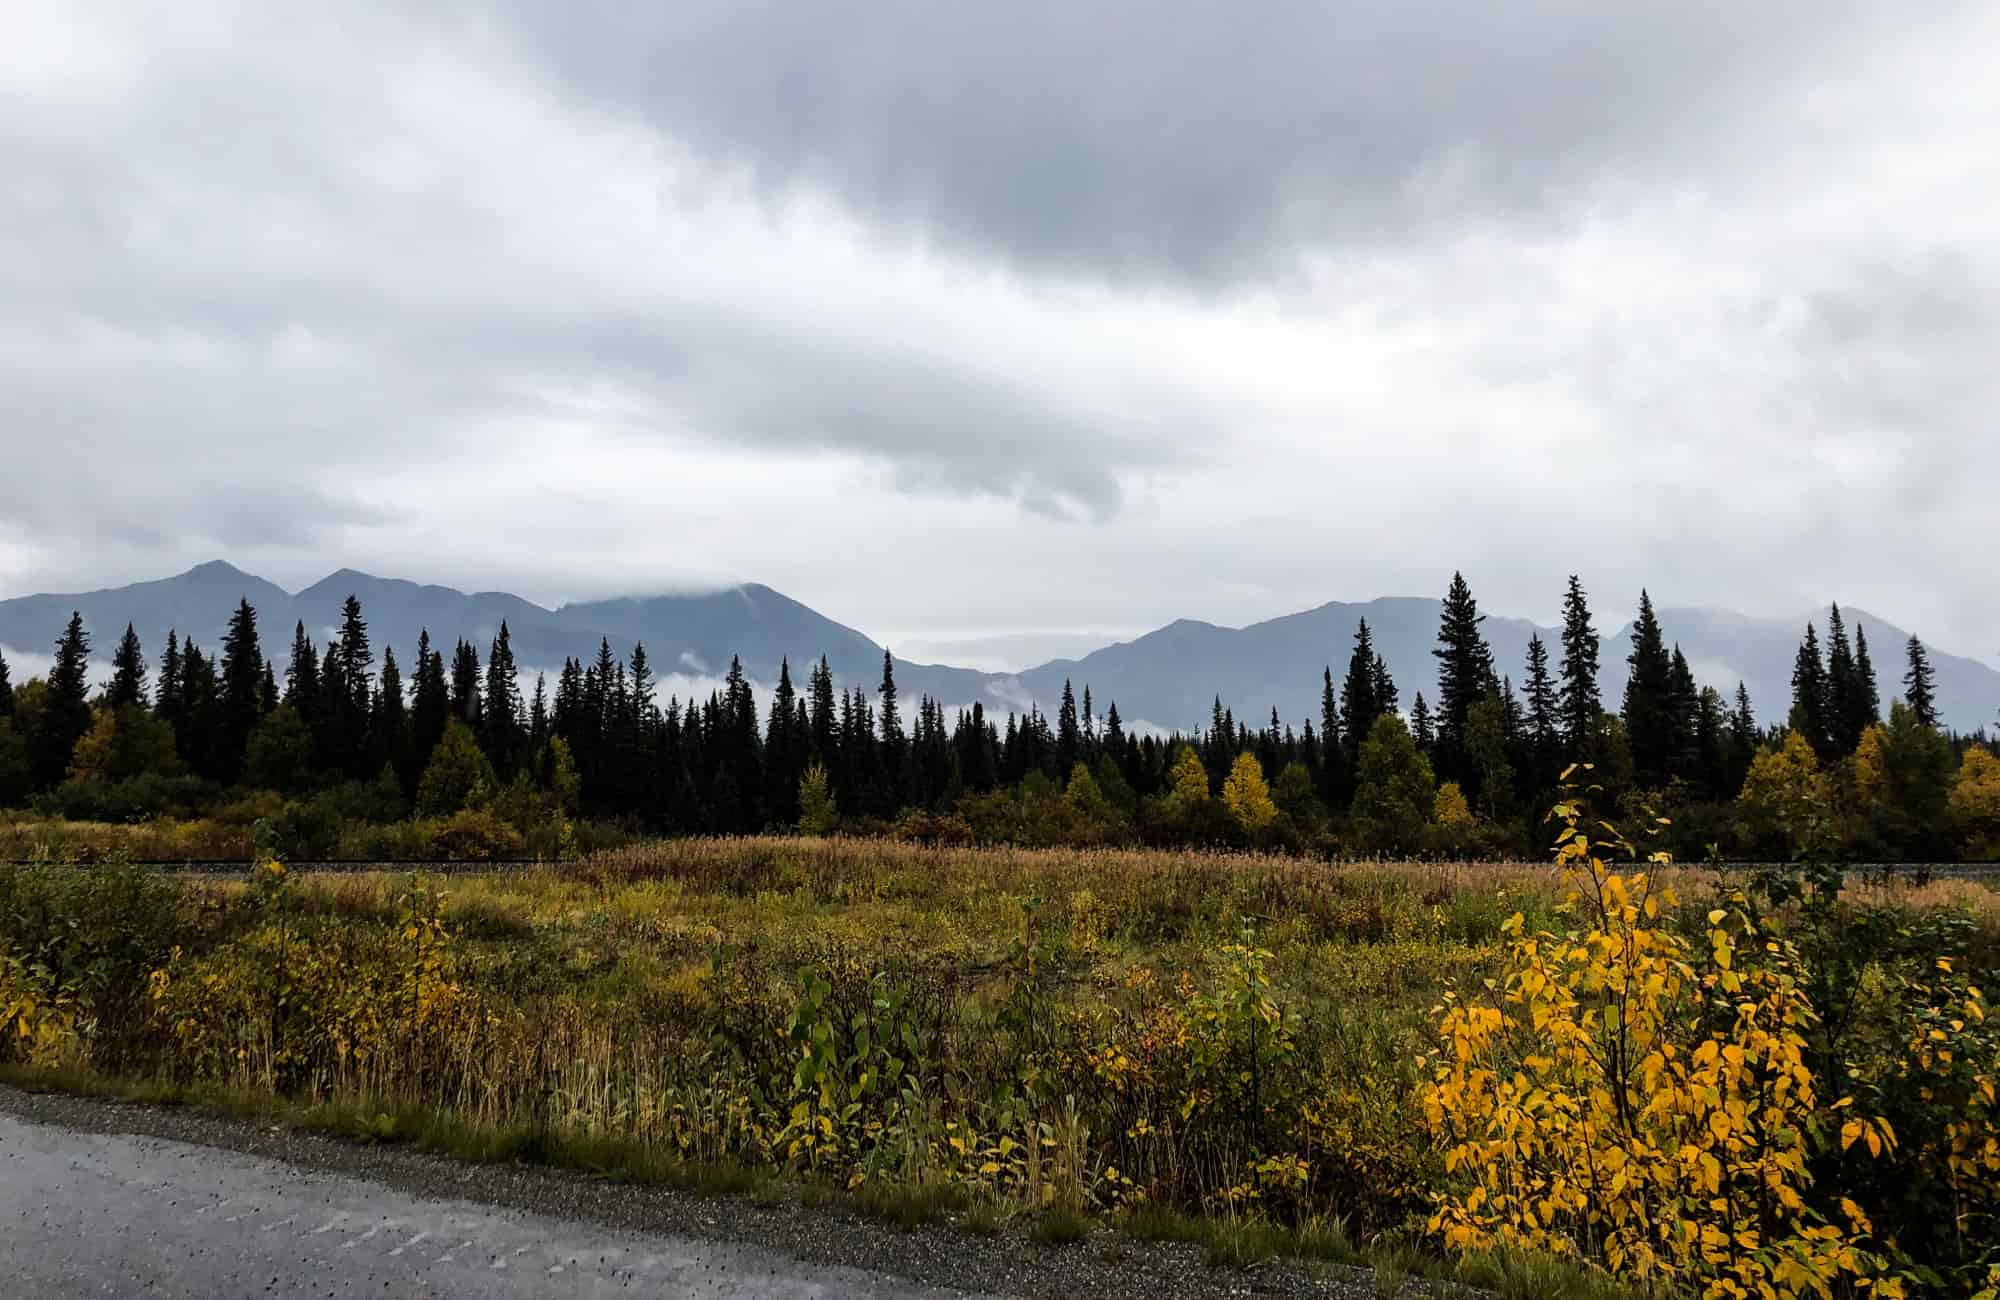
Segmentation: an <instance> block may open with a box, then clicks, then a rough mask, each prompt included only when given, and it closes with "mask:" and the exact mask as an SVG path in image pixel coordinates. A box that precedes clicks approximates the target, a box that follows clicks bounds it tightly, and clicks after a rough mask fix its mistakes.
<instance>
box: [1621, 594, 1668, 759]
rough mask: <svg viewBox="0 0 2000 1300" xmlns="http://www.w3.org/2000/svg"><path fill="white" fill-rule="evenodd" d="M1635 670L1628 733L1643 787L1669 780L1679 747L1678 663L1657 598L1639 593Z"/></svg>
mask: <svg viewBox="0 0 2000 1300" xmlns="http://www.w3.org/2000/svg"><path fill="white" fill-rule="evenodd" d="M1626 663H1628V664H1629V665H1631V673H1630V675H1629V676H1628V677H1627V678H1626V679H1625V710H1624V712H1625V733H1626V736H1627V739H1628V740H1629V742H1630V744H1631V748H1632V767H1633V771H1634V773H1635V774H1636V776H1637V778H1638V781H1639V783H1640V784H1641V785H1644V786H1658V785H1662V784H1664V783H1665V781H1666V779H1667V776H1668V769H1669V767H1670V766H1671V764H1672V762H1673V758H1674V753H1675V750H1676V749H1677V748H1678V740H1679V737H1678V736H1677V735H1676V728H1675V714H1674V680H1673V679H1674V663H1673V659H1672V657H1671V656H1669V655H1668V653H1667V642H1666V637H1665V636H1664V635H1663V634H1662V633H1661V631H1660V620H1659V618H1658V616H1656V615H1655V614H1654V613H1653V598H1652V596H1651V595H1649V594H1648V593H1646V592H1645V591H1643V590H1642V591H1641V592H1640V593H1639V617H1638V619H1637V620H1636V621H1635V622H1634V623H1633V624H1632V653H1631V654H1630V655H1628V656H1626Z"/></svg>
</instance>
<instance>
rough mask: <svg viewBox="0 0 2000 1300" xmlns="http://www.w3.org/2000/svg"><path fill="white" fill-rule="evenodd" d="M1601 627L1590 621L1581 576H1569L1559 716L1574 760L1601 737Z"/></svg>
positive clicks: (1602, 708) (1565, 746) (1580, 757)
mask: <svg viewBox="0 0 2000 1300" xmlns="http://www.w3.org/2000/svg"><path fill="white" fill-rule="evenodd" d="M1597 653H1598V641H1597V629H1596V628H1594V627H1592V626H1591V623H1590V602H1589V600H1588V598H1587V597H1585V595H1584V591H1583V584H1582V583H1581V582H1579V581H1578V580H1577V576H1576V575H1575V574H1574V573H1572V574H1570V575H1569V592H1568V593H1567V594H1566V595H1565V596H1564V597H1563V626H1562V666H1561V669H1560V674H1561V677H1562V690H1561V693H1560V695H1559V697H1558V703H1557V716H1558V717H1559V719H1560V720H1561V726H1562V743H1563V747H1564V748H1565V749H1567V750H1568V751H1569V757H1570V759H1571V760H1572V761H1576V760H1580V759H1583V758H1585V757H1587V756H1588V755H1589V754H1590V753H1591V750H1592V744H1593V742H1594V741H1595V739H1596V737H1597V718H1598V715H1599V714H1601V713H1603V712H1604V704H1603V701H1602V700H1601V699H1600V698H1599V696H1598V693H1597Z"/></svg>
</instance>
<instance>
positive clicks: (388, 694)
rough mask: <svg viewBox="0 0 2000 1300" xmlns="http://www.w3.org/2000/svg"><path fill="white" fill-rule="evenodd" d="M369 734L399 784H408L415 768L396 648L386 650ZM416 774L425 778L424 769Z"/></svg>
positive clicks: (383, 655)
mask: <svg viewBox="0 0 2000 1300" xmlns="http://www.w3.org/2000/svg"><path fill="white" fill-rule="evenodd" d="M368 730H369V733H370V734H371V735H373V736H374V737H375V743H376V745H377V746H378V747H379V748H380V749H381V751H382V761H383V762H385V763H387V764H388V765H389V768H390V769H391V770H392V771H393V772H394V773H395V775H396V779H397V780H398V781H407V780H408V779H409V777H410V776H411V774H412V768H413V765H412V764H411V762H410V754H409V751H410V717H409V709H408V707H407V705H406V703H405V701H404V699H403V670H402V669H401V668H400V667H399V666H398V665H397V663H396V648H395V647H394V646H388V645H385V646H383V647H382V676H381V678H380V680H379V682H378V683H377V686H376V690H375V711H374V716H373V717H372V718H370V720H369V725H368ZM415 774H416V775H417V776H418V777H421V776H422V771H421V769H417V770H416V773H415Z"/></svg>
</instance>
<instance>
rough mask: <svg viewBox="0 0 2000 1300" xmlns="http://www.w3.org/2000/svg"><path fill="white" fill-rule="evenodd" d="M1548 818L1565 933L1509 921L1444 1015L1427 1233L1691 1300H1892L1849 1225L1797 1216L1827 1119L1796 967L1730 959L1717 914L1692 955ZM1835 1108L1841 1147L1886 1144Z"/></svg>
mask: <svg viewBox="0 0 2000 1300" xmlns="http://www.w3.org/2000/svg"><path fill="white" fill-rule="evenodd" d="M1552 817H1553V818H1554V819H1555V820H1557V821H1559V822H1560V823H1561V831H1560V835H1559V838H1558V849H1557V858H1558V861H1559V863H1560V864H1561V866H1562V867H1563V868H1564V870H1565V872H1566V874H1567V876H1568V878H1569V881H1570V886H1571V892H1570V896H1569V902H1568V905H1567V909H1566V914H1567V915H1568V917H1569V918H1570V924H1569V927H1568V928H1567V929H1566V930H1565V931H1563V932H1561V933H1554V932H1548V931H1544V932H1541V933H1535V934H1530V933H1527V932H1526V927H1525V925H1524V922H1523V919H1522V917H1521V916H1519V915H1516V916H1514V917H1513V918H1512V919H1511V920H1510V921H1509V922H1508V923H1507V925H1506V927H1505V930H1506V933H1507V935H1508V936H1509V941H1508V943H1507V947H1506V954H1505V959H1504V967H1503V973H1502V976H1501V978H1500V979H1497V980H1494V981H1490V982H1489V983H1488V985H1487V987H1486V989H1485V990H1484V991H1483V992H1482V993H1479V994H1475V995H1474V996H1472V997H1470V998H1462V997H1460V996H1458V995H1457V994H1452V995H1448V997H1447V1000H1446V1002H1445V1004H1444V1005H1443V1006H1442V1007H1440V1008H1439V1011H1438V1016H1439V1030H1440V1034H1441V1039H1442V1041H1441V1044H1440V1050H1439V1051H1438V1052H1437V1053H1436V1054H1435V1055H1434V1056H1433V1057H1431V1058H1430V1061H1429V1064H1430V1066H1431V1069H1432V1082H1431V1084H1430V1086H1429V1089H1428V1091H1427V1093H1426V1096H1425V1098H1424V1108H1425V1114H1426V1117H1427V1119H1428V1121H1429V1123H1430V1124H1431V1126H1432V1129H1433V1131H1434V1132H1435V1134H1436V1135H1437V1137H1438V1138H1439V1140H1440V1141H1441V1143H1442V1144H1443V1146H1444V1159H1445V1166H1446V1170H1447V1173H1448V1174H1449V1175H1450V1176H1451V1178H1452V1179H1453V1181H1454V1185H1453V1187H1452V1189H1451V1190H1450V1191H1448V1192H1445V1193H1441V1194H1440V1195H1439V1197H1438V1199H1437V1202H1436V1208H1435V1211H1434V1213H1433V1215H1432V1218H1431V1223H1430V1226H1431V1229H1432V1231H1434V1232H1435V1233H1437V1234H1439V1235H1441V1236H1442V1237H1443V1238H1444V1240H1445V1241H1446V1243H1447V1244H1448V1245H1450V1246H1452V1247H1454V1248H1456V1249H1461V1250H1476V1249H1485V1248H1489V1247H1493V1246H1496V1245H1498V1246H1510V1247H1519V1248H1526V1249H1531V1250H1544V1251H1550V1252H1554V1253H1557V1254H1562V1255H1570V1256H1576V1257H1581V1258H1583V1259H1586V1260H1589V1261H1591V1262H1594V1263H1597V1264H1599V1265H1601V1266H1603V1267H1605V1268H1607V1269H1609V1270H1610V1271H1612V1272H1614V1273H1618V1274H1624V1275H1629V1276H1631V1277H1634V1278H1638V1279H1646V1280H1649V1281H1661V1282H1667V1283H1670V1284H1673V1285H1677V1286H1689V1287H1693V1288H1696V1289H1698V1290H1700V1291H1701V1292H1702V1293H1703V1294H1706V1295H1716V1296H1753V1295H1754V1296H1800V1295H1820V1296H1827V1295H1831V1294H1832V1293H1833V1292H1834V1290H1835V1289H1837V1288H1839V1289H1843V1290H1847V1291H1856V1290H1871V1291H1872V1293H1874V1294H1880V1295H1894V1294H1900V1286H1899V1285H1898V1284H1897V1283H1896V1282H1894V1281H1881V1282H1878V1281H1877V1276H1878V1274H1879V1273H1880V1272H1881V1269H1882V1265H1881V1262H1880V1261H1879V1260H1878V1259H1877V1258H1876V1257H1875V1256H1874V1255H1873V1254H1872V1253H1870V1252H1869V1251H1866V1250H1864V1249H1863V1248H1862V1243H1863V1241H1864V1239H1865V1237H1866V1235H1867V1234H1868V1232H1869V1231H1870V1228H1869V1224H1868V1222H1867V1220H1866V1217H1865V1216H1864V1214H1863V1213H1862V1212H1861V1210H1860V1209H1859V1208H1858V1207H1856V1206H1854V1205H1852V1204H1851V1203H1850V1202H1846V1201H1842V1202H1841V1209H1840V1213H1839V1215H1838V1219H1837V1221H1827V1220H1825V1219H1822V1218H1821V1217H1819V1216H1818V1215H1816V1214H1815V1213H1814V1212H1813V1211H1812V1210H1811V1208H1809V1206H1808V1203H1807V1193H1808V1190H1809V1187H1810V1182H1811V1176H1810V1174H1809V1172H1808V1169H1807V1156H1808V1133H1809V1127H1810V1125H1811V1124H1812V1122H1813V1116H1814V1112H1815V1109H1816V1108H1817V1107H1818V1106H1820V1105H1821V1104H1822V1101H1821V1099H1820V1098H1819V1097H1818V1095H1817V1090H1818V1085H1817V1083H1816V1081H1815V1080H1814V1078H1813V1077H1812V1074H1811V1072H1810V1070H1809V1069H1808V1068H1807V1065H1806V1063H1805V1046H1806V1040H1805V1037H1804V1033H1803V1031H1804V1030H1805V1029H1806V1028H1807V1027H1809V1025H1810V1024H1811V1022H1812V1017H1813V1009H1812V1006H1811V1005H1810V1003H1809V1002H1808V1000H1807V998H1806V996H1805V994H1804V993H1803V991H1802V989H1801V986H1800V983H1801V981H1800V975H1799V971H1798V962H1797V958H1796V956H1795V955H1794V954H1793V953H1792V951H1791V950H1790V949H1789V947H1788V946H1787V945H1785V944H1782V943H1778V942H1775V941H1766V942H1763V943H1761V944H1760V943H1757V942H1749V943H1745V942H1742V940H1743V938H1744V936H1745V934H1746V932H1747V931H1749V929H1750V922H1749V920H1748V918H1747V916H1745V915H1744V914H1743V913H1740V912H1735V911H1732V910H1729V909H1717V910H1714V911H1711V912H1710V913H1709V914H1708V918H1707V927H1706V932H1705V937H1704V940H1703V941H1702V942H1700V943H1695V942H1691V941H1690V940H1689V939H1687V938H1684V937H1682V935H1681V934H1679V933H1676V932H1675V931H1674V930H1673V929H1672V928H1671V924H1672V919H1673V915H1674V912H1675V910H1676V908H1677V901H1676V900H1675V898H1674V896H1673V893H1672V891H1671V890H1670V889H1668V888H1665V887H1663V886H1661V885H1659V884H1658V883H1657V882H1656V880H1655V878H1654V877H1653V875H1651V874H1649V873H1648V872H1646V871H1644V870H1637V871H1633V872H1631V873H1629V874H1625V873H1621V872H1618V871H1614V870H1613V869H1612V868H1611V867H1610V866H1608V865H1607V864H1606V861H1605V858H1604V856H1603V854H1604V853H1605V852H1606V851H1607V850H1610V849H1617V850H1622V851H1623V852H1625V853H1626V854H1628V855H1630V854H1631V852H1632V850H1631V846H1630V845H1629V844H1628V843H1626V842H1625V841H1622V840H1617V839H1613V840H1612V841H1610V842H1608V843H1599V842H1593V841H1592V840H1591V838H1590V837H1589V836H1588V835H1587V834H1586V833H1585V832H1584V831H1583V830H1581V829H1580V828H1579V822H1580V820H1581V812H1580V810H1579V808H1578V806H1577V805H1576V804H1575V803H1573V802H1564V803H1562V804H1559V805H1558V806H1557V808H1556V810H1555V812H1554V814H1552ZM1614 835H1615V832H1614ZM1653 862H1654V863H1655V864H1657V865H1665V855H1657V856H1656V857H1655V858H1654V859H1653ZM1836 1108H1838V1109H1839V1110H1840V1113H1841V1115H1842V1116H1843V1117H1848V1118H1846V1125H1847V1132H1846V1133H1845V1134H1844V1135H1843V1136H1844V1137H1845V1139H1846V1140H1847V1141H1849V1142H1859V1143H1865V1145H1866V1148H1867V1149H1868V1150H1870V1151H1871V1152H1879V1151H1881V1150H1883V1149H1885V1148H1886V1147H1888V1146H1889V1145H1891V1144H1892V1143H1893V1142H1894V1140H1895V1139H1894V1134H1893V1133H1892V1132H1890V1131H1889V1130H1888V1127H1887V1126H1886V1125H1884V1124H1881V1123H1879V1122H1876V1121H1873V1120H1870V1119H1867V1118H1863V1117H1861V1116H1855V1115H1852V1112H1851V1108H1848V1107H1846V1106H1845V1103H1844V1102H1843V1103H1836ZM1849 1116H1851V1117H1849Z"/></svg>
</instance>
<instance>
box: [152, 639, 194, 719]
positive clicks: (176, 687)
mask: <svg viewBox="0 0 2000 1300" xmlns="http://www.w3.org/2000/svg"><path fill="white" fill-rule="evenodd" d="M153 712H154V713H156V714H158V715H159V716H160V717H161V718H163V719H165V720H166V723H167V725H168V726H170V727H172V728H173V729H174V732H175V734H176V736H178V735H179V733H180V729H181V726H182V725H183V724H184V723H185V722H186V721H187V696H186V694H185V692H184V691H183V689H182V680H181V642H180V636H179V634H178V633H177V632H176V631H175V630H174V629H173V628H168V629H167V648H166V649H165V650H163V651H161V652H160V689H159V694H158V695H157V696H156V697H155V699H154V701H153Z"/></svg>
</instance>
